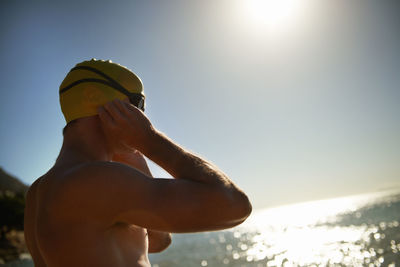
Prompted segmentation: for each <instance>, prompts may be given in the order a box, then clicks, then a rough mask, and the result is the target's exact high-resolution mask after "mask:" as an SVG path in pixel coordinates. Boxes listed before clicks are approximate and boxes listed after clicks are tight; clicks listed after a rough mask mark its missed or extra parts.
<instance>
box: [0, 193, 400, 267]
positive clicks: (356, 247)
mask: <svg viewBox="0 0 400 267" xmlns="http://www.w3.org/2000/svg"><path fill="white" fill-rule="evenodd" d="M150 262H151V263H152V266H153V267H172V266H174V267H192V266H211V267H214V266H215V267H221V266H235V267H236V266H238V267H242V266H246V267H247V266H248V267H250V266H256V267H261V266H286V267H287V266H369V267H372V266H390V267H394V266H400V191H386V192H381V193H374V194H366V195H359V196H352V197H345V198H336V199H329V200H321V201H313V202H307V203H300V204H295V205H288V206H282V207H277V208H273V209H265V210H259V211H254V212H253V214H252V215H251V216H250V217H249V219H248V220H247V221H246V222H245V223H244V224H242V225H240V226H238V227H235V228H232V229H230V230H227V231H218V232H206V233H194V234H174V235H173V241H172V244H171V246H170V247H169V248H168V249H167V250H165V251H164V252H162V253H158V254H150ZM7 266H18V267H21V266H33V264H32V262H31V261H28V260H25V261H23V262H19V263H13V264H7Z"/></svg>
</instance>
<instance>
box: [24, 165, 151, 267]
mask: <svg viewBox="0 0 400 267" xmlns="http://www.w3.org/2000/svg"><path fill="white" fill-rule="evenodd" d="M67 171H68V168H58V169H52V170H50V171H49V172H48V173H46V174H45V175H44V176H42V177H41V178H39V179H38V180H36V181H35V183H34V184H33V185H32V186H31V187H30V190H29V192H28V194H27V207H26V215H25V217H26V222H25V238H26V242H27V246H28V248H29V250H30V251H31V254H32V257H33V260H34V262H35V266H36V267H41V266H60V267H61V266H150V263H149V260H148V257H147V252H148V237H147V230H146V229H145V228H142V227H138V226H136V225H133V224H128V223H126V222H112V221H99V220H95V219H93V220H90V216H88V218H89V219H88V218H84V217H81V216H82V214H80V212H79V211H78V210H75V212H74V213H72V212H68V211H65V210H63V209H62V207H63V206H65V204H63V203H59V199H58V198H57V196H54V194H57V192H59V190H62V184H63V182H65V181H63V180H65V179H68V175H64V174H65V173H66V172H67ZM63 176H64V177H63ZM98 197H99V196H96V195H93V196H90V195H88V196H87V198H88V199H90V198H92V199H93V200H95V199H96V198H98ZM77 208H79V207H78V206H77ZM83 212H84V211H83ZM74 214H76V216H71V215H74ZM84 259H87V262H85V261H84Z"/></svg>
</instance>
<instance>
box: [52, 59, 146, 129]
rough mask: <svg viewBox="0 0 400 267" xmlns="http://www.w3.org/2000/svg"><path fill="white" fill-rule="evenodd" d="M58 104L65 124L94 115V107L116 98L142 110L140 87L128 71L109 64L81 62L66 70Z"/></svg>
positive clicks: (138, 79) (95, 113)
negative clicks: (127, 101)
mask: <svg viewBox="0 0 400 267" xmlns="http://www.w3.org/2000/svg"><path fill="white" fill-rule="evenodd" d="M59 93H60V105H61V110H62V112H63V114H64V117H65V120H66V122H67V124H69V123H70V122H71V121H74V120H76V119H79V118H83V117H89V116H94V115H97V108H98V107H99V106H102V105H104V104H105V103H107V102H109V101H111V100H113V99H116V98H119V99H126V98H127V97H128V98H129V100H130V102H131V103H132V104H133V105H135V106H136V107H138V108H140V109H142V110H144V99H145V95H144V93H143V84H142V82H141V80H140V78H139V77H138V76H136V75H135V74H134V73H133V72H132V71H130V70H129V69H127V68H126V67H123V66H121V65H119V64H115V63H112V62H111V61H103V60H95V59H92V60H90V61H84V62H81V63H79V64H77V65H76V66H75V67H74V68H72V69H71V70H70V72H69V73H68V74H67V76H66V77H65V79H64V80H63V82H62V83H61V85H60V90H59Z"/></svg>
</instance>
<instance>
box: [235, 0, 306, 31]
mask: <svg viewBox="0 0 400 267" xmlns="http://www.w3.org/2000/svg"><path fill="white" fill-rule="evenodd" d="M300 1H301V0H245V1H242V2H241V3H242V6H241V8H242V11H244V12H245V16H246V17H247V19H248V20H250V21H251V22H253V23H254V24H255V25H256V26H258V27H260V26H261V27H263V28H265V27H267V28H268V29H269V30H272V31H276V30H280V29H283V28H286V27H288V26H290V24H292V23H294V20H295V18H296V17H297V15H298V13H299V2H300Z"/></svg>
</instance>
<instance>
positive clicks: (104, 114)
mask: <svg viewBox="0 0 400 267" xmlns="http://www.w3.org/2000/svg"><path fill="white" fill-rule="evenodd" d="M97 111H98V113H99V118H100V120H101V121H102V122H103V123H105V124H108V125H111V126H114V119H113V118H112V117H111V115H110V114H109V113H108V111H107V110H106V109H105V108H104V107H99V108H98V109H97Z"/></svg>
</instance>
